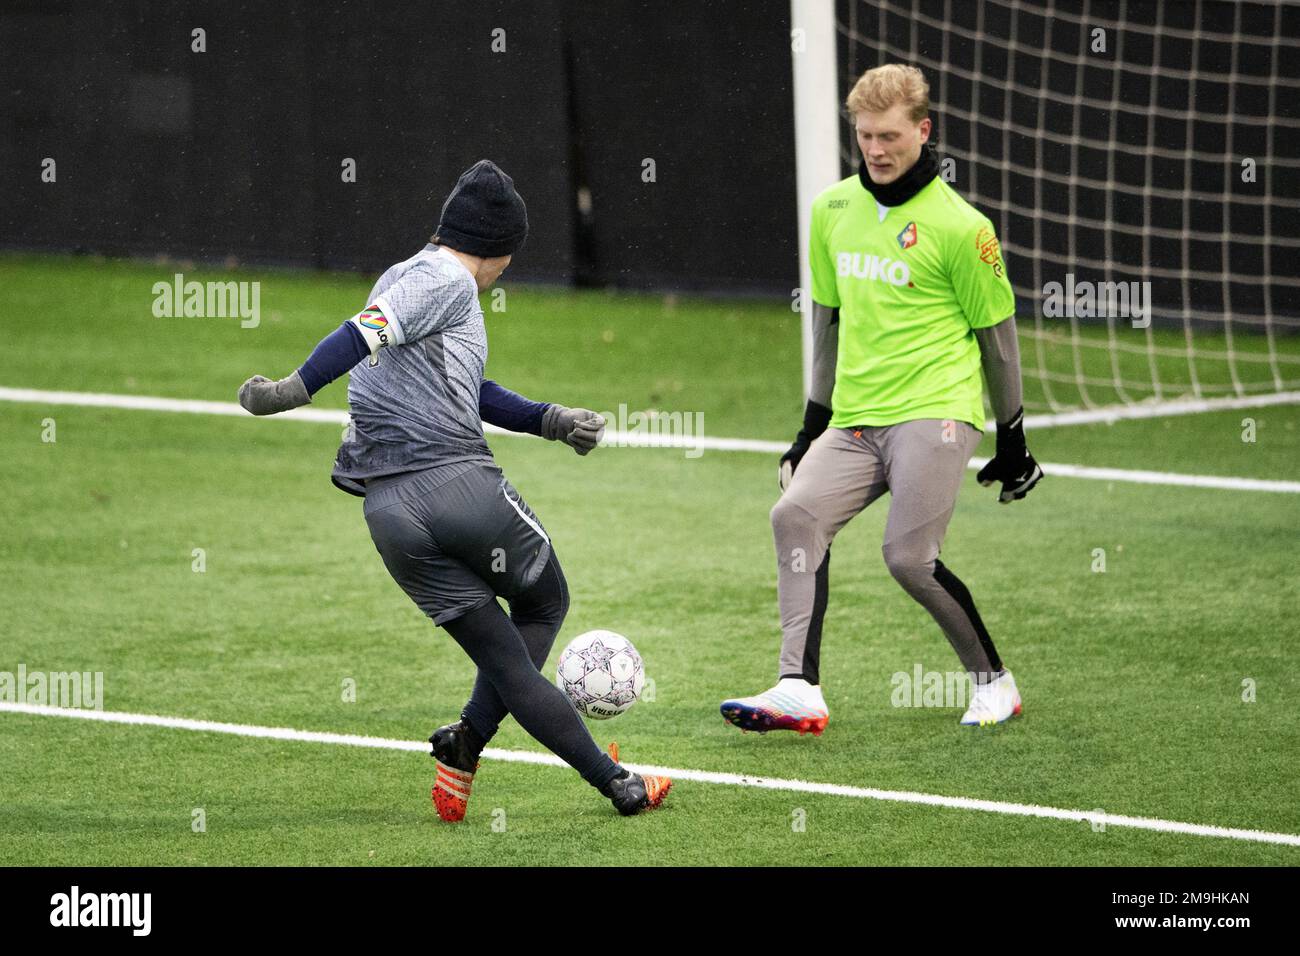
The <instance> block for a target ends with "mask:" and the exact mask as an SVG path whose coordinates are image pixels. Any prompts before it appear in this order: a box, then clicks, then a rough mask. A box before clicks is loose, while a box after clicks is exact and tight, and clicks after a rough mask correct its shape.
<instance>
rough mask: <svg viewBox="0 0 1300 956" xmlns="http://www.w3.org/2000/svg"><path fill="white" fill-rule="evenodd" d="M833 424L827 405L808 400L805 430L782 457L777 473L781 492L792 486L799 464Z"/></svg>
mask: <svg viewBox="0 0 1300 956" xmlns="http://www.w3.org/2000/svg"><path fill="white" fill-rule="evenodd" d="M830 423H831V410H830V409H829V408H827V407H826V406H825V405H818V404H817V403H816V402H814V401H813V400H812V399H809V400H808V404H807V406H805V407H804V410H803V428H801V429H799V434H798V435H796V436H795V439H794V444H793V445H791V446H790V450H789V451H788V452H786V453H785V454H784V455H782V456H781V465H780V468H779V470H778V471H777V481H778V482H779V483H780V485H781V490H782V491H785V489H786V488H787V487H788V486H789V484H790V479H791V478H793V477H794V470H795V469H796V468H798V467H799V462H801V461H802V460H803V456H804V455H805V454H807V452H808V449H809V448H810V447H811V446H812V443H813V442H814V441H816V440H817V439H818V438H819V437H820V436H821V433H822V432H824V431H826V428H827V426H829V425H830Z"/></svg>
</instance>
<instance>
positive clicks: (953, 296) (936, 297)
mask: <svg viewBox="0 0 1300 956" xmlns="http://www.w3.org/2000/svg"><path fill="white" fill-rule="evenodd" d="M879 209H880V207H878V206H877V205H876V200H875V199H874V197H872V195H871V193H869V192H867V191H866V190H865V189H864V188H863V187H862V184H861V183H860V182H859V181H858V177H857V176H852V177H850V178H848V179H845V180H844V181H842V182H839V183H836V184H835V185H834V186H831V187H830V188H829V189H827V190H826V191H824V192H823V193H822V194H821V195H820V196H818V197H817V199H816V200H815V201H814V202H813V214H812V233H811V241H810V250H809V259H810V261H811V264H812V296H813V300H814V301H816V302H819V303H821V304H822V305H824V306H830V307H831V308H838V309H839V310H840V321H839V347H838V354H837V357H836V367H835V391H834V393H833V395H832V399H831V409H832V412H833V413H834V414H833V415H832V417H831V426H832V427H835V428H850V427H853V426H857V425H895V424H898V423H899V422H906V421H913V420H915V419H918V418H939V419H954V420H957V421H963V422H970V423H971V424H972V425H974V426H975V427H976V428H979V429H983V428H984V397H983V379H982V377H981V373H980V350H979V343H978V342H976V340H975V334H974V332H973V331H972V330H973V329H978V328H983V327H986V326H990V325H997V324H998V323H999V322H1001V321H1003V320H1004V319H1007V318H1009V317H1010V316H1011V315H1013V314H1014V313H1015V307H1016V303H1015V296H1014V294H1013V293H1012V291H1011V283H1010V282H1009V281H1008V279H1007V270H1006V267H1005V265H1004V264H1003V262H1002V251H1001V249H1000V248H999V246H998V240H997V236H996V234H995V233H994V231H993V224H992V223H991V222H989V220H988V218H987V217H986V216H984V215H983V214H982V213H981V212H979V211H978V210H977V209H975V208H974V207H973V206H971V205H970V204H969V203H967V202H966V200H964V199H962V198H961V197H960V196H958V195H957V193H955V192H954V191H953V190H952V188H951V187H949V186H948V184H947V183H945V182H944V181H943V180H942V179H940V178H939V177H937V176H936V177H935V178H934V179H933V180H932V181H931V182H930V183H929V184H928V185H926V186H925V187H924V188H923V189H922V190H921V191H920V192H919V193H917V194H916V195H915V196H913V197H912V198H911V199H909V200H908V201H907V202H905V203H902V204H901V205H898V206H894V207H892V208H890V209H889V211H888V214H887V215H886V216H885V218H884V220H881V219H880V217H879Z"/></svg>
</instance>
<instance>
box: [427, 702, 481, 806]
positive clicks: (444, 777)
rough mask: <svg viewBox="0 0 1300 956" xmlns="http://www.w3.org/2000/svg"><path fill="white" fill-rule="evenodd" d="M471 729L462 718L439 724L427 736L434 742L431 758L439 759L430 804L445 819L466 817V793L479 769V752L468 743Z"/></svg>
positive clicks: (467, 801) (467, 798) (468, 791)
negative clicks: (445, 724) (443, 724)
mask: <svg viewBox="0 0 1300 956" xmlns="http://www.w3.org/2000/svg"><path fill="white" fill-rule="evenodd" d="M470 736H471V733H470V729H469V727H468V726H467V725H466V724H465V722H464V721H457V722H456V723H454V724H448V725H447V726H445V727H439V728H438V729H437V730H435V731H434V732H433V736H431V737H430V738H429V743H431V744H433V754H432V756H433V759H434V760H436V761H437V763H438V771H437V774H438V775H437V778H436V779H435V780H434V782H433V790H432V796H433V805H434V806H435V807H437V808H438V816H440V817H441V818H442V819H444V820H446V821H447V822H448V823H459V822H460V821H461V820H463V819H465V811H466V809H467V808H468V807H469V793H470V789H471V787H472V786H473V784H474V773H475V771H477V770H478V754H477V753H475V752H474V749H473V745H472V744H471V743H470V740H469V738H470Z"/></svg>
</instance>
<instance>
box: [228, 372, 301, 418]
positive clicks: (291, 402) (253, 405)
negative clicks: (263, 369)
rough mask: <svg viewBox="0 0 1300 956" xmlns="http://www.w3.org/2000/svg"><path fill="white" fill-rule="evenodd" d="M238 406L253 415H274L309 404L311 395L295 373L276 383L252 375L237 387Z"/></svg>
mask: <svg viewBox="0 0 1300 956" xmlns="http://www.w3.org/2000/svg"><path fill="white" fill-rule="evenodd" d="M239 404H240V405H243V406H244V407H245V408H246V409H248V410H249V411H250V412H252V413H253V414H254V415H274V414H275V413H276V412H287V411H288V410H289V409H291V408H297V407H298V406H299V405H309V404H311V395H310V394H308V392H307V386H306V385H304V384H303V383H302V376H300V375H299V374H298V373H297V372H294V373H293V374H292V375H290V376H288V377H286V378H282V379H280V381H278V382H273V381H271V380H270V379H269V378H264V377H263V376H261V375H254V376H253V377H252V378H250V379H249V380H248V381H247V382H245V383H244V384H243V385H241V386H239Z"/></svg>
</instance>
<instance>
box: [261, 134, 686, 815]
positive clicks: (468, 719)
mask: <svg viewBox="0 0 1300 956" xmlns="http://www.w3.org/2000/svg"><path fill="white" fill-rule="evenodd" d="M527 233H528V217H527V211H526V209H525V206H524V201H523V199H521V198H520V196H519V193H518V192H516V191H515V188H514V182H513V181H512V180H511V179H510V177H509V176H507V175H506V174H505V173H504V172H503V171H502V170H501V169H499V168H498V167H497V166H496V165H495V164H493V163H492V162H490V161H488V160H481V161H480V162H478V163H476V164H475V165H474V166H472V167H471V168H470V169H468V170H466V171H465V173H463V174H462V175H461V177H460V179H459V181H458V182H457V183H456V187H455V189H454V190H452V192H451V195H450V196H448V198H447V201H446V203H445V204H444V205H443V208H442V215H441V217H440V221H439V224H438V229H437V232H436V233H435V234H434V236H433V237H432V239H431V240H430V243H429V244H428V245H426V246H425V247H424V248H423V249H422V250H420V251H419V252H417V253H416V254H415V255H413V256H412V257H411V258H409V259H407V260H405V261H404V262H399V263H397V264H396V265H394V266H392V267H391V268H389V269H388V271H386V272H385V273H384V274H383V275H382V276H381V277H380V278H379V281H378V282H377V283H375V287H374V289H372V290H371V293H370V296H369V297H368V298H367V307H366V308H365V309H364V310H363V311H362V312H360V313H358V314H357V315H355V316H353V317H352V318H351V319H349V320H348V321H346V322H344V323H343V325H341V326H340V327H339V328H338V329H337V330H335V331H334V332H333V333H331V334H330V335H329V336H327V337H326V338H325V339H323V340H322V341H321V342H320V344H319V345H317V346H316V349H315V350H314V351H313V352H312V354H311V355H310V356H309V357H308V359H307V361H306V362H304V363H303V365H302V367H301V368H299V369H298V370H297V371H296V372H294V373H293V374H291V375H289V376H287V377H285V378H283V379H280V380H279V381H271V380H269V379H266V378H263V377H262V376H260V375H255V376H253V377H252V378H250V379H249V380H248V381H246V382H245V383H244V384H243V386H242V387H241V388H240V390H239V401H240V404H241V405H243V406H244V408H246V409H248V410H249V411H250V412H252V413H253V414H254V415H271V414H275V413H276V412H283V411H287V410H288V409H291V408H296V407H298V406H300V405H305V404H307V403H308V402H310V401H311V396H312V395H313V394H315V393H316V392H317V391H319V390H320V389H321V388H323V387H324V386H325V385H327V384H329V383H330V382H331V381H333V380H334V379H336V378H338V377H339V376H341V375H343V374H344V373H346V372H348V371H351V373H352V376H351V381H350V384H349V385H348V404H349V406H350V411H351V423H350V425H349V427H348V429H347V430H346V433H345V437H344V440H343V443H342V446H341V447H340V448H339V452H338V457H337V459H336V460H335V463H334V471H333V475H332V478H333V481H334V483H335V484H336V485H337V486H338V487H339V488H341V489H343V490H344V491H347V492H349V493H350V494H354V495H358V496H361V497H364V498H365V506H364V511H365V517H366V523H367V525H368V526H369V528H370V535H371V538H372V539H373V540H374V542H375V547H376V548H377V549H378V551H379V554H380V555H381V557H382V558H383V560H384V564H385V566H386V567H387V568H388V571H389V573H390V574H392V576H393V579H394V580H395V581H397V583H398V584H399V585H400V586H401V588H402V590H404V591H405V592H406V593H407V595H409V596H410V598H411V600H412V601H414V602H415V603H416V605H417V606H419V608H420V609H421V610H422V611H424V612H425V614H427V615H428V616H429V617H430V618H432V619H433V622H434V624H436V625H438V626H440V627H443V628H445V629H446V630H447V632H448V633H449V634H451V636H452V638H454V639H455V641H456V642H457V643H458V644H459V645H460V646H461V647H462V648H463V649H464V650H465V652H466V653H467V654H468V655H469V656H470V658H471V659H472V660H473V661H474V663H475V665H477V667H478V674H477V677H476V679H475V682H474V689H473V691H472V693H471V694H470V698H469V701H468V702H467V703H466V704H465V707H464V708H463V710H462V711H461V717H460V720H459V721H457V722H455V723H453V724H449V725H447V726H445V727H440V728H439V729H438V730H436V731H434V733H433V736H432V737H430V738H429V739H430V742H431V743H432V744H433V757H434V758H435V760H436V761H437V779H436V782H435V783H434V786H433V800H434V804H435V805H436V806H437V808H438V814H439V816H441V817H442V819H444V820H449V821H457V820H461V819H463V818H464V816H465V811H466V805H467V801H468V799H469V795H470V787H471V784H472V781H473V778H474V773H475V770H476V769H477V767H478V760H479V755H480V754H481V753H482V751H483V748H484V747H485V746H486V745H487V743H488V741H489V740H490V739H491V738H492V736H493V735H494V734H495V733H496V731H497V728H498V727H499V726H500V723H501V721H502V720H503V719H504V718H505V716H506V714H507V713H509V714H513V715H514V716H515V719H516V720H517V721H518V722H519V724H520V725H521V726H522V727H523V728H524V729H525V730H526V731H528V733H530V734H531V735H532V736H533V737H535V738H536V739H537V740H538V741H540V742H541V743H542V744H544V745H545V746H546V747H547V748H549V749H550V750H551V751H552V752H554V753H555V754H557V755H558V756H560V757H561V758H563V759H564V760H565V762H567V763H568V764H569V765H570V766H571V767H573V768H574V769H575V770H577V771H578V772H579V773H580V774H581V775H582V777H583V779H585V780H586V781H587V782H588V783H590V784H591V785H592V786H593V787H595V788H596V789H597V790H599V791H600V792H601V794H603V795H604V796H606V797H608V798H609V799H610V800H612V801H613V803H614V806H615V807H616V808H617V809H618V811H619V812H620V813H622V814H624V815H629V814H633V813H637V812H639V811H641V810H644V809H647V808H649V807H654V806H657V805H658V804H659V803H660V802H661V801H662V800H663V798H664V796H665V795H666V794H667V792H668V789H669V788H670V787H671V785H672V784H671V781H670V780H668V779H667V778H666V777H659V776H651V775H645V776H642V775H639V774H635V773H632V772H631V771H629V770H627V769H625V768H623V767H621V766H620V765H619V764H617V763H615V762H614V760H612V759H611V758H610V757H609V756H607V755H606V754H605V753H603V752H602V751H601V750H600V748H599V747H597V746H596V743H595V741H594V740H592V738H591V734H590V733H589V732H588V731H587V728H586V726H585V725H584V724H583V723H582V719H581V718H580V717H579V716H578V713H577V711H575V710H574V708H573V706H572V705H571V704H570V703H569V700H568V698H567V697H566V696H565V695H564V693H563V692H562V691H561V690H559V689H558V688H557V687H556V686H555V685H554V684H552V683H551V682H550V681H548V680H547V679H546V678H545V677H543V676H542V674H541V673H540V668H541V667H542V666H543V665H544V664H545V662H546V657H547V655H548V654H549V653H550V650H551V646H552V644H553V643H554V641H555V636H556V634H558V633H559V630H560V625H561V624H562V623H563V621H564V615H565V613H566V612H567V610H568V606H569V593H568V586H567V584H566V582H565V579H564V573H563V572H562V571H561V570H560V565H559V561H558V559H557V558H556V555H555V551H554V548H553V546H552V543H551V539H550V537H549V536H548V535H547V533H546V530H545V529H544V528H543V527H542V524H541V522H540V521H539V520H538V518H537V515H535V514H534V513H533V511H532V509H531V508H529V507H528V505H527V504H526V503H525V502H524V500H523V498H521V497H520V496H519V493H518V492H517V491H515V489H514V487H513V486H512V485H511V484H510V482H508V481H507V480H506V478H505V476H504V475H503V474H502V473H501V469H500V468H498V467H497V465H496V462H495V461H494V460H493V458H492V452H491V450H490V449H489V448H488V445H487V441H486V440H485V439H484V437H483V424H482V423H483V422H484V421H486V422H489V423H491V424H495V425H499V426H501V427H503V428H507V429H510V430H512V431H518V432H529V433H532V434H535V435H540V436H541V437H543V438H547V439H550V440H552V441H562V442H564V443H565V444H566V445H569V446H570V447H571V448H573V449H574V450H575V451H576V452H577V453H578V454H580V455H586V454H587V453H588V452H590V451H591V450H592V449H593V448H594V447H596V445H597V444H598V443H599V441H600V438H601V436H602V434H603V433H604V429H605V422H604V419H602V418H601V417H600V416H599V415H597V414H596V413H595V412H592V411H588V410H587V409H582V408H566V407H565V406H563V405H557V404H550V403H543V402H533V401H529V400H528V399H526V398H523V397H522V396H520V395H517V394H515V393H514V392H512V391H510V390H509V389H506V388H503V387H501V386H500V385H498V384H497V383H495V382H493V381H490V380H485V379H484V378H483V369H484V365H485V364H486V361H487V332H486V330H485V328H484V323H483V310H482V309H481V308H480V307H479V304H478V293H479V292H483V291H485V290H486V289H487V288H489V287H490V286H491V285H492V283H494V282H495V281H496V280H497V278H498V277H500V275H501V273H502V272H503V271H504V270H505V268H506V266H508V265H509V264H510V260H511V257H512V256H513V255H514V253H515V252H517V251H518V249H519V247H520V246H521V245H523V242H524V238H525V237H526V236H527ZM499 597H500V598H504V599H505V600H506V602H507V603H508V605H509V607H510V613H509V615H508V616H507V614H506V613H505V612H504V611H503V610H502V608H501V606H500V605H499V604H498V603H497V598H499Z"/></svg>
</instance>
